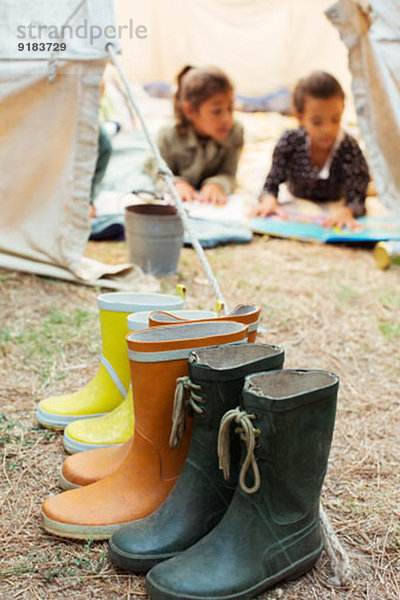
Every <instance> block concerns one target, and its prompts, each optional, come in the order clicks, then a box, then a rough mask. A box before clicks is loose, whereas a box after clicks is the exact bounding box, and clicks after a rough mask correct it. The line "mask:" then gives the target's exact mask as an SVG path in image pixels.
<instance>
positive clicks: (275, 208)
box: [250, 194, 289, 220]
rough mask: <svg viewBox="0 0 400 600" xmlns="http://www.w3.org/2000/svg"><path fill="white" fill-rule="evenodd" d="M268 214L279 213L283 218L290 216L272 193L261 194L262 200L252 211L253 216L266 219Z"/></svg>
mask: <svg viewBox="0 0 400 600" xmlns="http://www.w3.org/2000/svg"><path fill="white" fill-rule="evenodd" d="M268 215H278V217H281V219H285V220H287V219H288V218H289V216H288V215H287V214H286V213H285V211H284V210H283V208H281V206H280V205H279V203H278V200H277V199H276V198H275V196H272V194H265V195H264V196H261V198H260V202H259V203H258V204H257V206H255V207H254V208H253V210H252V211H251V214H250V216H251V217H260V218H261V219H264V218H265V217H268Z"/></svg>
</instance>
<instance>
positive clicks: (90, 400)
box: [37, 292, 183, 429]
mask: <svg viewBox="0 0 400 600" xmlns="http://www.w3.org/2000/svg"><path fill="white" fill-rule="evenodd" d="M98 306H99V318H100V330H101V339H102V355H101V362H100V366H99V369H98V371H97V373H96V375H95V376H94V378H93V379H92V380H91V381H90V382H89V383H88V384H87V385H86V386H85V387H84V388H83V389H81V390H79V391H77V392H74V393H72V394H67V395H64V396H57V397H55V396H52V397H50V398H46V399H44V400H42V401H41V402H40V403H39V406H38V408H37V420H38V421H39V423H40V424H41V425H43V426H45V427H49V428H51V429H64V427H66V426H67V425H68V424H69V423H71V422H72V421H76V420H80V419H88V418H90V417H95V416H100V415H104V414H106V413H109V412H111V411H112V410H114V409H115V408H116V407H118V406H119V405H120V404H121V403H122V402H123V400H124V398H125V397H126V396H127V394H128V388H129V383H130V372H129V360H128V356H127V351H126V342H125V336H126V334H127V333H128V323H127V317H128V315H129V314H131V313H132V312H136V311H139V310H144V309H146V310H151V309H153V310H154V306H157V307H158V308H157V309H156V310H160V308H159V307H162V308H163V309H165V308H167V307H168V308H170V307H173V309H175V308H182V306H183V300H182V299H181V298H179V297H177V296H167V295H164V294H135V293H125V292H112V293H109V294H102V295H101V296H99V297H98Z"/></svg>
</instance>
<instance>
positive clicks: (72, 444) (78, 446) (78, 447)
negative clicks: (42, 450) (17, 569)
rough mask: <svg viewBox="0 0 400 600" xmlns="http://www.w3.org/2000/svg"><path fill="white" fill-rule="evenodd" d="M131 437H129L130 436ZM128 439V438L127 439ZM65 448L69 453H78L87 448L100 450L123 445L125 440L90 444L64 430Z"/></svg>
mask: <svg viewBox="0 0 400 600" xmlns="http://www.w3.org/2000/svg"><path fill="white" fill-rule="evenodd" d="M128 439H129V438H128ZM125 441H127V440H125ZM63 443H64V448H65V449H66V451H67V452H68V453H69V454H77V453H78V452H86V450H99V449H100V448H112V447H114V446H122V445H123V444H124V443H125V442H122V443H120V444H88V443H87V442H78V441H77V440H74V438H72V437H71V436H69V435H68V433H67V432H66V431H64V440H63Z"/></svg>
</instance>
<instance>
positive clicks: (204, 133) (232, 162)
mask: <svg viewBox="0 0 400 600" xmlns="http://www.w3.org/2000/svg"><path fill="white" fill-rule="evenodd" d="M177 83H178V86H177V90H176V93H175V96H174V113H175V119H176V122H175V124H174V125H173V126H167V127H163V128H162V129H161V130H160V132H159V135H158V138H157V144H158V147H159V149H160V153H161V155H162V157H163V158H164V160H165V161H166V163H167V165H168V166H169V168H170V169H171V171H172V172H173V174H174V176H175V186H176V189H177V190H178V192H179V194H180V196H181V198H182V200H184V201H192V200H200V201H203V202H211V203H213V204H224V203H225V202H226V200H227V196H228V194H231V193H232V192H233V190H234V187H235V179H236V170H237V165H238V160H239V155H240V151H241V149H242V147H243V128H242V126H241V125H240V123H238V122H236V121H234V120H233V85H232V83H231V81H230V80H229V78H228V77H227V76H226V75H225V73H223V71H221V70H220V69H217V68H215V67H208V68H195V67H191V66H186V67H184V68H183V69H182V70H181V71H180V72H179V73H178V76H177ZM152 167H153V165H152V164H151V162H150V163H147V165H146V170H147V171H148V172H150V173H151V174H152V175H155V173H154V169H153V168H152Z"/></svg>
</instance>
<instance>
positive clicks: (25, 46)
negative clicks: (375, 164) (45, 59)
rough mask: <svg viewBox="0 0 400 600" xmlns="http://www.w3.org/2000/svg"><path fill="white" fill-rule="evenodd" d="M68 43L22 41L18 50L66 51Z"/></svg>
mask: <svg viewBox="0 0 400 600" xmlns="http://www.w3.org/2000/svg"><path fill="white" fill-rule="evenodd" d="M66 49H67V44H66V43H65V42H61V43H59V42H20V43H19V44H18V50H19V51H20V52H23V51H24V50H27V51H28V52H65V50H66Z"/></svg>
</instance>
